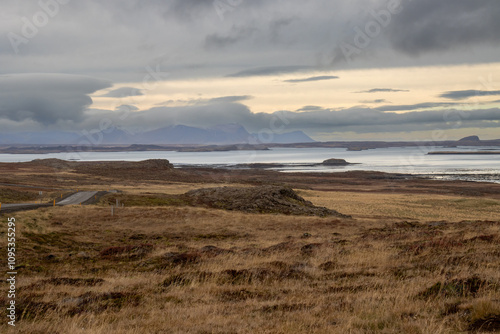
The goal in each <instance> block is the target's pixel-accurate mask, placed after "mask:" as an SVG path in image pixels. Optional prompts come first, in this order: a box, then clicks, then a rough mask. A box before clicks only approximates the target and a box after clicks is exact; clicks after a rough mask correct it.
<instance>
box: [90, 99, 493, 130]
mask: <svg viewBox="0 0 500 334" xmlns="http://www.w3.org/2000/svg"><path fill="white" fill-rule="evenodd" d="M302 110H309V111H296V112H292V111H277V112H274V113H271V114H269V113H252V112H251V111H250V110H249V109H248V108H247V107H246V106H244V105H242V104H239V103H220V104H209V105H203V106H201V105H195V106H186V107H157V108H152V109H149V110H146V111H141V112H133V113H130V114H129V115H128V117H127V118H125V120H121V118H120V116H121V115H120V114H117V113H109V114H106V113H105V112H102V111H100V112H99V113H96V114H95V115H94V116H93V117H89V118H88V119H87V120H86V122H87V123H86V124H87V126H90V124H98V120H99V119H100V117H109V118H111V119H114V120H115V121H116V122H117V123H116V124H117V125H118V126H119V127H121V128H134V127H137V125H138V124H140V125H141V126H142V127H143V128H142V129H144V128H147V129H155V128H160V127H164V126H168V125H175V124H183V125H188V126H195V127H211V126H215V125H219V124H227V123H238V124H241V125H243V126H245V128H247V130H249V131H251V132H259V131H269V129H271V128H275V127H278V128H283V130H284V131H294V130H302V131H306V132H307V133H308V134H311V135H314V134H316V133H322V132H328V131H329V132H354V133H364V132H387V133H389V132H400V131H423V130H437V129H442V130H446V129H455V128H457V127H460V128H467V127H479V128H496V127H500V126H499V121H500V109H498V108H492V109H479V110H467V111H464V110H457V109H453V108H448V109H439V110H424V111H411V112H406V113H400V112H388V111H382V110H380V109H378V108H367V107H365V108H363V107H354V108H345V109H322V108H320V107H314V106H309V107H304V108H302ZM94 126H96V125H94Z"/></svg>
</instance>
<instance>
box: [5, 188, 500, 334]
mask: <svg viewBox="0 0 500 334" xmlns="http://www.w3.org/2000/svg"><path fill="white" fill-rule="evenodd" d="M205 186H206V185H205ZM191 187H196V185H189V186H186V185H184V186H183V185H180V184H167V185H165V186H160V185H154V186H151V187H150V188H148V187H147V186H145V187H144V188H135V189H130V188H129V189H126V190H127V192H129V193H131V194H135V195H139V194H141V193H145V192H151V193H156V192H158V193H161V192H169V193H172V194H175V193H183V192H185V191H187V190H190V189H191ZM301 195H303V196H304V197H306V198H307V199H309V200H311V201H312V202H313V203H315V204H316V205H324V206H327V207H330V208H332V209H336V210H338V211H340V212H342V213H344V214H350V215H353V217H354V218H355V219H353V220H339V219H333V218H317V217H293V216H282V215H255V214H244V213H238V212H227V211H222V210H208V209H202V208H193V207H162V208H158V207H152V208H145V207H125V208H122V209H119V210H117V211H116V212H115V215H114V216H111V213H110V210H109V208H108V207H102V206H83V207H79V206H72V207H57V208H46V209H39V210H37V211H27V212H19V213H15V214H14V216H15V217H16V219H17V224H18V225H17V226H18V231H19V234H18V237H19V239H18V241H17V242H18V247H19V250H18V261H19V264H20V265H21V268H19V276H18V278H19V291H18V299H17V302H18V307H19V308H18V310H19V311H22V313H20V314H19V316H20V319H19V321H18V323H17V326H16V328H15V329H12V328H8V326H7V325H6V321H3V322H2V323H1V324H0V330H1V332H6V333H40V334H41V333H61V334H63V333H92V334H93V333H96V334H97V333H106V334H109V333H137V334H139V333H141V334H142V333H460V332H464V333H465V332H468V331H478V332H480V330H484V331H486V330H490V332H491V330H494V328H497V329H498V326H499V322H500V251H499V249H498V244H499V243H500V223H499V222H498V219H496V220H494V219H493V217H497V218H498V210H499V208H498V205H499V203H498V201H495V200H489V199H486V198H480V199H478V198H467V197H462V198H459V197H453V196H434V195H432V196H429V195H425V196H423V195H420V196H407V195H391V194H363V193H348V192H343V193H338V192H313V191H302V192H301ZM462 208H467V210H469V211H466V210H465V209H463V210H462ZM386 217H387V218H386ZM0 219H2V220H5V219H6V218H5V217H2V218H0ZM464 219H466V220H469V221H462V220H464ZM488 219H489V220H491V221H486V220H488ZM408 220H411V222H408ZM441 220H447V221H443V222H436V221H441ZM5 232H6V231H4V230H2V231H1V233H0V245H1V246H2V249H4V247H5V240H6V238H5ZM207 246H213V247H207ZM3 286H4V287H5V286H6V285H5V283H4V284H3ZM5 301H6V300H5V296H3V295H2V296H0V304H2V305H3V304H5ZM2 318H3V319H6V318H5V316H4V315H3V314H2ZM494 326H497V327H494Z"/></svg>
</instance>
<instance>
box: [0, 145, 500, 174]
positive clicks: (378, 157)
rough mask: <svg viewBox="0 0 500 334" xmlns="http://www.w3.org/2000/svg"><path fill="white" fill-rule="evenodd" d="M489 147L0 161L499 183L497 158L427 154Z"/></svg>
mask: <svg viewBox="0 0 500 334" xmlns="http://www.w3.org/2000/svg"><path fill="white" fill-rule="evenodd" d="M491 150H496V151H499V152H500V148H496V147H495V148H492V147H460V146H458V147H453V148H450V147H395V148H377V149H370V150H363V151H348V150H346V149H345V148H271V149H269V150H262V151H260V150H259V151H225V152H175V151H142V152H69V153H67V152H65V153H50V154H0V162H24V161H31V160H35V159H47V158H57V159H62V160H72V161H141V160H146V159H168V160H169V161H170V162H171V163H172V164H174V166H176V167H215V168H241V166H238V165H241V164H253V163H265V164H272V163H274V164H279V166H275V167H272V166H268V169H273V170H278V171H281V172H304V173H310V172H324V173H332V172H333V173H335V172H344V171H359V170H363V171H379V172H387V173H401V174H412V175H418V176H420V177H426V178H432V179H440V180H465V181H476V182H494V183H500V154H491V155H463V154H461V155H459V154H457V155H455V154H449V155H428V154H427V153H429V152H431V151H457V152H458V151H460V152H464V151H491ZM331 158H336V159H345V160H346V161H348V162H350V163H352V164H351V165H348V166H333V167H332V166H324V165H321V162H322V161H324V160H326V159H331Z"/></svg>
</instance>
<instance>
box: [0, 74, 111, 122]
mask: <svg viewBox="0 0 500 334" xmlns="http://www.w3.org/2000/svg"><path fill="white" fill-rule="evenodd" d="M110 86H111V83H110V82H108V81H105V80H101V79H95V78H91V77H85V76H78V75H64V74H13V75H2V76H0V118H6V119H9V120H13V121H18V122H20V121H24V120H33V121H35V122H38V123H41V124H44V125H49V124H54V123H57V122H58V121H65V120H66V121H67V120H70V121H78V120H81V119H82V117H83V111H84V109H85V108H87V107H89V106H90V105H91V104H92V99H91V98H90V97H89V96H88V95H89V94H91V93H94V92H96V91H98V90H100V89H104V88H108V87H110Z"/></svg>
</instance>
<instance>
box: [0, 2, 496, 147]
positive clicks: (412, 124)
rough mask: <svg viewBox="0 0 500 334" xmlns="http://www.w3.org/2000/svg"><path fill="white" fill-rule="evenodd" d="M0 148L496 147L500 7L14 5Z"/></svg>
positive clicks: (3, 37) (6, 5) (0, 53)
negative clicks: (222, 143) (189, 130)
mask: <svg viewBox="0 0 500 334" xmlns="http://www.w3.org/2000/svg"><path fill="white" fill-rule="evenodd" d="M0 9H1V10H0V132H1V133H3V134H5V133H12V132H16V133H21V132H43V131H50V132H55V131H68V132H77V133H84V132H85V131H86V132H95V131H102V130H106V129H108V128H110V127H111V128H120V129H126V130H127V131H130V132H142V131H148V130H154V129H157V128H162V127H166V126H170V125H178V124H182V125H189V126H196V127H212V126H215V125H219V124H227V123H238V124H241V125H243V126H244V127H245V128H246V129H247V130H248V131H250V132H253V133H267V132H269V131H271V132H276V133H282V132H290V131H296V130H301V131H303V132H304V133H306V134H308V135H309V136H311V137H312V138H314V139H316V140H322V141H327V140H409V141H411V140H430V141H432V140H449V139H451V140H453V139H459V138H461V137H464V136H469V135H479V136H480V137H481V138H482V139H498V138H500V131H499V130H500V20H498V18H499V17H500V2H498V0H474V1H470V0H439V1H435V0H311V1H299V0H266V1H264V0H142V1H139V0H108V1H97V0H87V1H76V0H37V1H31V0H30V1H15V0H4V1H2V3H1V4H0Z"/></svg>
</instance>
